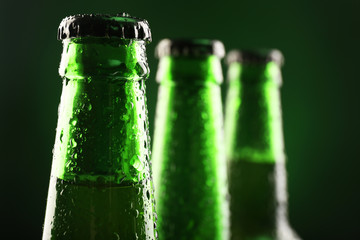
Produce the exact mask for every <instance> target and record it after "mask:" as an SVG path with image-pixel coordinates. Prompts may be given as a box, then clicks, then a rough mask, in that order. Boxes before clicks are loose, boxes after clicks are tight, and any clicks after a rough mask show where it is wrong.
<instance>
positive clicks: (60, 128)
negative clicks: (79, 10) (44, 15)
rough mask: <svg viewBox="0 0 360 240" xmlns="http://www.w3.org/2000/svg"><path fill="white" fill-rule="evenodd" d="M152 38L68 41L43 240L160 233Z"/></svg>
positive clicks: (90, 38)
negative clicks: (149, 103) (150, 93)
mask: <svg viewBox="0 0 360 240" xmlns="http://www.w3.org/2000/svg"><path fill="white" fill-rule="evenodd" d="M144 44H145V43H144V42H143V41H131V40H124V39H115V40H114V39H111V38H110V39H102V38H92V37H89V38H81V39H71V40H66V41H65V40H64V52H63V54H62V60H61V65H60V68H59V72H60V75H61V76H62V77H63V91H62V95H61V101H60V105H59V118H58V124H57V132H56V138H55V146H54V149H53V163H52V171H51V180H50V186H49V195H48V202H47V209H46V217H45V225H44V234H43V239H119V238H120V239H122V238H125V239H154V238H155V234H156V233H155V230H154V221H155V220H154V217H155V216H154V203H153V201H154V198H153V186H152V179H151V173H150V165H149V153H150V151H149V145H150V139H149V134H148V119H147V107H146V97H145V85H144V80H145V79H146V77H147V75H148V72H149V70H148V67H147V63H146V57H144V56H145V55H144V54H145V52H144V51H145V47H144ZM139 56H143V57H139Z"/></svg>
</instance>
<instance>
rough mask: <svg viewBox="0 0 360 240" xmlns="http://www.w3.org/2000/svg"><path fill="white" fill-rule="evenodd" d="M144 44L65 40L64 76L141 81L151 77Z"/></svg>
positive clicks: (121, 41)
mask: <svg viewBox="0 0 360 240" xmlns="http://www.w3.org/2000/svg"><path fill="white" fill-rule="evenodd" d="M149 72H150V70H149V66H148V63H147V58H146V52H145V42H144V41H135V40H128V39H118V38H95V37H85V38H74V39H66V40H64V41H63V53H62V56H61V62H60V67H59V74H60V76H61V77H63V78H64V77H65V78H68V79H83V78H89V77H101V78H103V79H104V77H105V78H111V79H114V80H117V79H124V80H129V79H132V80H139V79H141V78H147V77H148V75H149Z"/></svg>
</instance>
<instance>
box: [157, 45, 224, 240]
mask: <svg viewBox="0 0 360 240" xmlns="http://www.w3.org/2000/svg"><path fill="white" fill-rule="evenodd" d="M156 55H157V57H158V58H159V59H160V62H159V67H158V72H157V75H156V79H157V81H158V82H159V83H160V87H159V94H158V101H157V108H156V120H155V130H154V145H153V154H152V162H153V170H154V172H153V173H154V183H155V189H156V188H157V189H158V190H157V192H156V193H155V198H156V204H157V213H158V216H159V220H158V229H159V235H160V236H161V237H162V238H163V239H167V240H171V239H177V240H181V239H187V240H190V239H203V240H205V239H227V238H228V205H227V202H226V196H227V182H226V180H227V178H226V160H225V152H224V148H223V135H222V133H223V132H222V127H223V117H222V103H221V93H220V86H219V85H220V83H221V82H222V80H223V77H222V69H221V63H220V59H221V58H222V57H223V55H224V47H223V45H222V43H221V42H219V41H211V40H191V39H182V40H169V39H164V40H162V41H161V42H160V43H159V44H158V46H157V48H156Z"/></svg>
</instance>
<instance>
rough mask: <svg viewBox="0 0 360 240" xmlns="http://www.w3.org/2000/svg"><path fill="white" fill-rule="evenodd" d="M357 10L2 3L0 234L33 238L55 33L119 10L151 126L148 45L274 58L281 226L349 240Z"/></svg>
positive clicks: (53, 95) (238, 4)
mask: <svg viewBox="0 0 360 240" xmlns="http://www.w3.org/2000/svg"><path fill="white" fill-rule="evenodd" d="M359 5H360V4H359V1H356V0H353V1H348V0H342V1H337V2H334V3H329V2H326V1H320V0H318V1H311V0H303V1H300V0H299V1H286V0H281V1H259V0H252V1H251V0H245V1H241V0H237V1H225V0H222V1H213V2H211V1H199V0H192V1H171V0H168V1H144V2H142V1H120V0H117V1H110V0H103V1H94V0H90V1H69V0H64V1H40V0H34V1H25V0H22V1H6V2H5V1H4V0H2V1H1V3H0V23H1V33H0V47H1V55H0V56H1V58H0V60H1V64H0V70H1V85H0V91H1V92H0V97H1V100H0V104H1V122H0V126H1V128H0V129H1V144H0V146H1V168H0V169H1V186H2V187H1V205H0V206H1V218H2V220H4V222H3V223H2V224H1V232H2V233H3V234H5V235H3V236H6V234H7V233H10V234H11V237H10V239H25V238H26V239H39V238H40V236H41V232H42V224H43V218H44V212H45V203H46V196H47V188H48V181H49V176H50V167H51V158H52V152H51V151H52V147H53V143H54V138H55V128H56V121H57V106H58V103H59V99H60V94H61V79H60V78H59V76H58V73H57V68H58V64H59V61H60V55H61V50H62V46H61V43H60V42H58V41H57V40H56V34H57V27H58V24H59V23H60V21H61V19H62V18H63V17H65V16H67V15H72V14H76V13H117V12H121V11H126V12H129V13H130V14H132V15H134V16H138V17H142V18H146V19H147V20H148V21H149V23H150V26H151V29H152V33H153V40H154V41H153V43H152V44H150V45H149V47H148V58H149V63H150V67H151V70H152V73H151V77H150V79H149V80H148V81H147V86H148V88H147V95H148V104H149V105H148V107H149V117H150V123H151V127H153V118H154V110H155V102H156V97H157V85H156V83H155V80H154V76H155V72H156V66H157V61H156V60H155V59H154V57H153V52H154V47H155V45H156V43H157V42H158V41H159V40H160V39H162V38H165V37H205V38H217V39H220V40H222V41H223V42H224V44H225V46H226V48H227V50H230V49H232V48H239V47H276V48H279V49H280V50H282V51H283V53H284V55H285V59H286V63H285V66H284V68H283V76H284V86H283V88H282V102H283V119H284V132H285V141H286V149H287V155H288V159H289V162H288V179H289V180H288V187H289V193H290V206H289V208H290V220H291V222H292V224H293V226H294V228H295V229H296V230H297V231H298V233H299V234H300V235H301V236H302V237H303V238H304V239H308V240H311V239H314V240H318V239H358V238H356V237H355V236H356V235H357V236H358V237H359V236H360V227H359V225H360V224H359V223H360V220H359V216H360V209H359V203H360V195H359V178H358V171H359V170H358V169H359V167H360V164H359V161H360V157H359V147H360V146H359V145H360V144H359V143H360V140H359V135H360V131H359V128H358V127H357V126H358V124H359V115H360V114H359V104H358V103H359V100H360V99H359V87H360V79H359V74H358V70H359V63H360V61H359V53H360V52H359V42H360V38H359V25H360V24H359V23H360V21H359V16H358V15H359V13H358V12H359V10H360V6H359ZM224 67H225V66H224ZM151 132H153V129H152V128H151Z"/></svg>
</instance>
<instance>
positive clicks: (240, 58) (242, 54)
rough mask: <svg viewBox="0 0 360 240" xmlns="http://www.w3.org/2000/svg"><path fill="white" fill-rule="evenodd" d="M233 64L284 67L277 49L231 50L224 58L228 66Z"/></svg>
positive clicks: (282, 57) (282, 59)
mask: <svg viewBox="0 0 360 240" xmlns="http://www.w3.org/2000/svg"><path fill="white" fill-rule="evenodd" d="M234 62H239V63H244V64H254V65H261V64H266V63H268V62H275V63H276V64H277V65H278V66H280V67H281V66H283V65H284V56H283V54H282V53H281V51H279V50H277V49H244V50H231V51H230V52H229V53H228V54H227V56H226V63H227V64H228V65H230V64H232V63H234Z"/></svg>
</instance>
